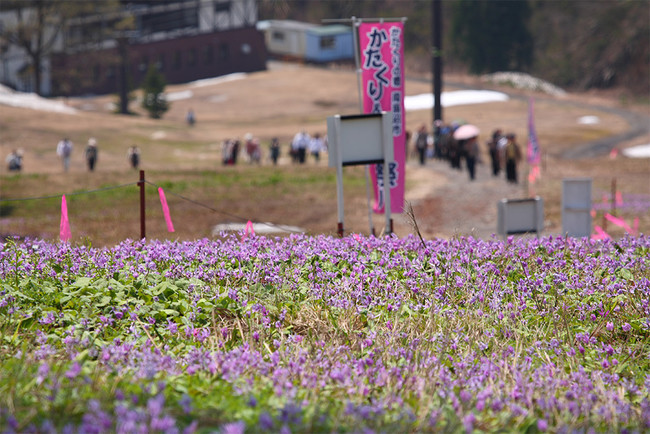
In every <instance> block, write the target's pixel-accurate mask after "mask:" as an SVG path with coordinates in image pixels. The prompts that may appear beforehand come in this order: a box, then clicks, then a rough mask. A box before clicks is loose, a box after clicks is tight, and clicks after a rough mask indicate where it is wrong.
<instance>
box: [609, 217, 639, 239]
mask: <svg viewBox="0 0 650 434" xmlns="http://www.w3.org/2000/svg"><path fill="white" fill-rule="evenodd" d="M605 218H606V219H607V220H609V221H610V222H612V223H614V224H615V225H616V226H620V227H622V228H623V229H625V230H626V231H628V232H629V233H631V234H632V233H634V231H633V230H632V228H631V227H630V225H628V224H627V223H625V220H623V219H622V218H619V217H614V216H613V215H611V214H609V213H605Z"/></svg>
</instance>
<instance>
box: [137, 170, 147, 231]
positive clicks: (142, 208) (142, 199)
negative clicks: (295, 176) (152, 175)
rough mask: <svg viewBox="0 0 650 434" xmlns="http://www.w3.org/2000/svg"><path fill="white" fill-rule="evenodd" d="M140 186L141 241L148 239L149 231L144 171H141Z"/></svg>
mask: <svg viewBox="0 0 650 434" xmlns="http://www.w3.org/2000/svg"><path fill="white" fill-rule="evenodd" d="M138 185H139V186H140V239H141V240H142V239H144V238H146V237H147V231H146V227H145V218H144V217H145V212H144V209H145V206H144V170H141V171H140V181H139V182H138Z"/></svg>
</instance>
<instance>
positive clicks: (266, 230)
mask: <svg viewBox="0 0 650 434" xmlns="http://www.w3.org/2000/svg"><path fill="white" fill-rule="evenodd" d="M245 230H246V224H245V223H223V224H219V225H216V226H215V227H213V228H212V235H213V236H215V235H219V234H220V233H221V232H244V231H245ZM253 232H255V233H256V234H272V233H303V232H305V230H304V229H303V228H299V227H298V226H287V225H276V224H273V223H253Z"/></svg>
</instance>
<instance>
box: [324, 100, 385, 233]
mask: <svg viewBox="0 0 650 434" xmlns="http://www.w3.org/2000/svg"><path fill="white" fill-rule="evenodd" d="M392 131H393V130H392V114H391V112H381V113H372V114H366V115H349V116H341V115H335V116H330V117H328V118H327V137H328V140H329V148H330V152H329V166H330V167H335V168H336V196H337V203H338V228H337V230H338V234H339V235H340V236H343V233H344V225H343V218H344V212H343V166H354V165H365V164H382V165H383V172H382V174H383V176H382V178H383V179H382V180H381V181H382V184H383V185H384V186H387V185H389V182H390V164H391V163H393V161H394V159H395V154H394V145H393V132H392ZM387 180H388V181H387ZM382 191H384V192H383V193H382V194H383V196H384V197H383V200H384V202H385V205H386V208H385V215H386V231H385V232H386V233H388V234H390V233H391V232H392V227H391V207H390V204H391V202H390V199H391V198H390V193H388V194H386V193H385V189H382Z"/></svg>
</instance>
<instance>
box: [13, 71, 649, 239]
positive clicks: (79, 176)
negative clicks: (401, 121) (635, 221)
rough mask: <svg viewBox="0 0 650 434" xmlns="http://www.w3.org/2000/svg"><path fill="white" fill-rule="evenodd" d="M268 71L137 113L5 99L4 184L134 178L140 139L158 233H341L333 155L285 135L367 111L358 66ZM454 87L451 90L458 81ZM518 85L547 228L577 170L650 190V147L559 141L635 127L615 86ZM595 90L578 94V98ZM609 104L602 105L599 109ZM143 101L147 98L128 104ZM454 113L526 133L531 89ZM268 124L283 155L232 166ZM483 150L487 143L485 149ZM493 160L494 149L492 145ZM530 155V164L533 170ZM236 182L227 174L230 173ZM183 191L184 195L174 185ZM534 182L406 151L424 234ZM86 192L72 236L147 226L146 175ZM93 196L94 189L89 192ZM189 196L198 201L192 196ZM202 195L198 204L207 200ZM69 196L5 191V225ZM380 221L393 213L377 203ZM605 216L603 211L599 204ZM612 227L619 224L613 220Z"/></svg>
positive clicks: (357, 219)
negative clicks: (227, 150) (321, 154)
mask: <svg viewBox="0 0 650 434" xmlns="http://www.w3.org/2000/svg"><path fill="white" fill-rule="evenodd" d="M271 66H272V67H271V68H270V69H269V70H268V71H264V72H260V73H255V74H249V75H247V76H246V78H245V79H242V80H233V81H227V82H223V83H220V84H213V85H208V86H202V87H198V86H192V85H191V84H190V85H179V86H169V87H168V89H167V90H168V92H180V91H187V90H191V91H192V93H193V96H192V98H189V99H182V100H178V101H174V102H173V103H172V105H171V109H170V111H169V112H168V113H167V114H166V115H165V116H164V119H162V120H152V119H148V118H147V117H145V116H143V115H142V113H141V112H139V111H138V112H139V113H138V115H136V116H121V115H114V114H112V113H111V112H110V111H111V108H110V107H109V106H110V105H111V103H112V102H113V101H114V99H115V98H114V97H113V96H104V97H96V98H75V99H70V100H69V101H68V102H67V103H68V104H69V105H70V106H72V107H75V108H78V109H79V112H78V114H76V115H65V114H57V113H51V112H41V111H32V110H27V109H17V108H11V107H6V106H0V134H1V136H0V146H1V147H0V151H1V152H2V155H6V154H7V153H8V152H9V151H10V150H11V149H13V148H22V149H23V150H24V152H25V170H24V172H23V173H22V174H21V175H19V176H13V175H9V174H7V173H6V169H5V168H4V167H3V168H2V171H1V172H0V173H1V176H0V183H1V184H0V197H2V198H21V197H34V196H46V195H55V196H57V195H60V194H62V193H65V194H68V195H70V194H71V193H73V192H82V191H87V190H94V189H97V188H103V187H107V186H114V185H121V184H124V183H131V182H136V181H137V173H135V172H133V171H131V170H130V169H129V168H128V166H127V162H126V150H127V148H128V146H130V145H131V144H137V145H138V146H139V147H140V148H141V149H142V154H143V164H142V169H144V170H145V171H146V173H147V180H148V181H151V182H153V183H155V184H157V185H162V186H164V187H165V190H166V191H167V192H168V194H167V199H168V201H169V203H170V208H171V210H172V216H173V218H174V224H175V226H176V232H175V233H174V234H168V233H167V232H166V231H165V224H164V221H163V219H162V217H161V214H160V204H159V202H158V198H157V196H156V191H155V189H154V188H153V187H151V186H150V187H148V190H147V198H148V203H147V210H148V211H147V213H148V214H147V226H148V229H147V235H148V237H149V238H169V239H181V240H186V239H190V240H191V239H195V238H201V237H206V236H208V237H209V236H211V228H212V227H213V226H214V225H215V224H217V223H223V222H227V221H237V220H238V219H240V220H241V219H243V220H244V221H245V220H247V219H251V220H253V221H270V222H273V223H276V224H289V225H297V226H301V227H304V228H306V229H307V230H308V231H309V232H310V233H314V234H317V233H326V234H333V233H335V229H336V197H335V190H334V179H335V177H334V173H333V170H332V169H330V168H328V167H327V163H326V162H325V161H321V163H320V164H318V165H317V164H315V163H314V162H313V161H310V162H309V163H308V164H307V165H306V166H294V165H292V164H291V163H290V161H289V160H288V158H287V157H286V154H287V150H288V143H289V141H290V139H291V137H293V135H294V134H295V133H296V132H297V131H299V130H300V129H305V130H307V131H308V132H310V133H314V132H321V133H325V132H326V124H325V120H326V118H327V117H328V116H331V115H333V114H350V113H357V112H358V97H357V88H356V78H355V74H354V73H353V72H351V71H349V70H334V69H321V68H313V67H308V66H303V65H290V64H276V63H273V64H271ZM446 79H448V80H450V81H455V82H463V83H464V84H465V85H471V86H474V87H476V88H479V87H484V86H485V85H484V84H482V83H480V82H479V81H478V80H476V79H474V78H471V77H460V76H453V77H446ZM430 89H431V85H430V84H429V82H428V81H427V80H422V81H417V80H410V81H408V82H407V84H406V91H407V95H415V94H419V93H427V92H430ZM445 90H455V88H454V87H453V86H451V85H447V86H445ZM497 90H503V91H506V92H508V93H512V94H517V95H519V96H523V97H526V96H529V95H532V96H534V97H535V98H536V105H535V117H536V126H537V131H538V135H539V139H540V143H541V145H542V147H543V150H544V167H543V172H542V180H541V181H540V182H539V183H538V185H537V186H536V190H535V192H534V193H536V194H540V195H541V196H542V197H543V198H544V201H545V216H546V220H547V221H546V229H545V233H548V234H553V233H559V232H560V231H561V219H560V211H561V209H560V207H561V203H560V202H561V181H562V179H563V178H567V177H591V178H592V179H593V186H594V200H595V201H600V200H601V197H602V195H603V193H607V192H609V191H610V190H611V186H612V182H614V181H615V182H616V189H617V190H618V191H620V192H622V193H623V194H624V195H628V194H641V195H646V197H648V198H649V200H650V160H648V159H643V160H640V159H628V158H624V157H618V158H617V159H613V160H612V159H610V158H609V157H608V156H607V155H602V156H598V157H594V158H587V159H580V160H565V159H563V158H562V156H561V153H562V151H563V150H565V149H569V148H571V147H575V146H578V145H580V144H582V143H585V142H588V141H590V140H595V139H598V138H601V137H605V136H610V135H616V134H620V133H622V132H624V131H626V130H627V129H628V128H629V125H628V124H627V122H626V121H625V119H623V118H622V117H621V116H618V115H616V114H614V113H612V112H610V111H608V110H606V109H610V108H618V107H620V106H621V102H620V101H618V100H616V99H615V98H614V97H612V96H609V95H608V96H601V95H592V94H586V95H569V96H567V97H564V98H561V99H556V98H551V97H549V96H546V95H539V94H534V93H526V92H521V91H514V90H513V89H506V88H502V89H497ZM575 102H579V103H581V104H590V105H591V106H589V107H588V106H584V105H582V106H578V105H575V104H573V103H575ZM603 107H604V108H605V109H603ZM131 108H132V109H137V108H138V107H137V104H135V103H134V104H132V106H131ZM189 108H192V109H193V110H194V111H195V112H196V115H197V120H198V122H197V124H196V125H195V126H194V127H188V126H187V125H186V124H185V123H184V117H185V113H186V112H187V110H188V109H189ZM624 108H626V109H628V110H634V111H637V112H641V113H643V114H644V115H646V116H647V115H648V112H649V110H648V107H647V106H634V105H631V104H627V105H625V107H624ZM444 115H445V119H446V120H448V121H451V120H454V119H464V120H466V121H469V122H471V123H474V124H476V125H477V126H478V127H479V128H480V129H481V131H483V132H484V134H483V135H482V137H481V142H482V143H484V142H485V140H487V136H488V134H489V133H490V132H491V131H492V130H493V129H494V128H495V127H497V126H498V127H501V128H502V129H503V130H504V131H512V132H515V133H516V134H517V135H518V136H519V138H520V141H522V142H524V143H525V137H526V132H527V124H526V116H527V103H526V99H525V98H512V99H511V100H509V101H507V102H501V103H491V104H477V105H465V106H456V107H448V108H445V110H444ZM585 115H596V116H598V117H599V118H600V120H601V123H600V124H597V125H579V124H578V123H577V119H578V118H580V117H581V116H585ZM422 123H425V124H427V125H431V111H429V110H423V111H415V112H409V113H408V114H407V129H409V130H411V131H414V130H416V129H417V127H418V126H419V125H420V124H422ZM248 132H250V133H252V134H254V135H255V136H257V137H259V138H260V140H261V142H262V144H263V146H264V147H266V145H267V144H268V143H269V141H270V139H271V137H274V136H277V137H279V138H280V141H281V143H282V144H283V154H284V156H283V158H282V159H281V164H280V166H279V167H277V168H274V167H271V166H270V164H269V163H268V161H266V160H265V161H264V162H263V166H262V167H254V166H249V165H248V164H247V163H243V164H239V165H238V166H237V167H223V166H222V165H221V163H220V159H221V143H222V141H223V140H224V139H226V138H235V137H237V138H241V137H243V136H244V134H246V133H248ZM62 136H69V137H71V139H72V140H73V142H74V143H75V146H76V148H75V151H76V152H75V153H74V156H73V168H72V170H71V171H70V173H67V174H64V173H62V169H61V167H60V163H59V161H58V159H57V157H56V154H55V147H56V143H57V142H58V140H59V139H60V138H61V137H62ZM91 136H94V137H96V138H97V139H98V142H99V146H100V160H99V163H98V168H97V170H96V172H94V173H88V172H87V171H86V169H85V165H84V161H83V155H82V150H83V147H84V144H85V142H86V141H87V139H88V138H89V137H91ZM649 142H650V136H649V135H647V134H646V135H645V136H641V137H637V138H634V139H632V140H630V141H627V142H625V143H620V144H619V147H626V146H631V145H636V144H644V143H649ZM482 151H484V149H483V150H482ZM483 160H484V161H486V162H487V158H486V157H485V156H484V157H483ZM525 170H526V168H525V166H523V167H522V171H525ZM345 172H346V185H345V194H346V199H345V207H346V208H345V227H346V230H347V231H349V232H360V233H368V232H369V231H370V228H369V218H368V212H367V208H366V193H365V192H366V187H365V184H364V173H363V169H362V168H346V170H345ZM228 180H230V181H233V182H230V181H228ZM174 193H178V194H180V195H182V196H183V198H181V197H177V196H174ZM528 194H529V191H528V190H527V188H526V186H525V184H523V183H522V185H520V186H511V185H507V184H506V183H505V181H504V180H503V179H502V178H498V179H495V178H492V177H491V176H490V175H489V173H488V168H487V165H482V166H480V167H479V172H478V180H477V181H476V182H473V183H470V182H469V181H468V180H467V176H466V175H465V174H464V173H458V172H456V171H453V170H451V169H449V167H448V166H447V165H446V163H443V162H439V161H430V162H428V163H427V165H426V166H425V167H419V166H418V165H416V164H415V161H413V160H409V163H408V169H407V197H406V198H407V200H408V201H409V202H410V203H411V204H412V205H413V212H414V214H415V217H416V218H417V220H418V223H419V228H420V230H421V231H422V234H423V236H424V237H425V238H426V237H429V238H430V237H450V236H454V235H476V236H481V237H489V236H490V234H491V233H493V232H495V231H496V202H497V201H498V200H499V199H501V198H505V197H509V198H512V197H524V196H527V195H528ZM86 196H87V195H76V196H74V195H73V196H71V197H72V198H73V199H69V202H70V203H69V206H70V214H71V224H72V226H73V237H74V238H75V240H82V239H88V240H90V241H92V243H93V244H94V245H105V244H112V243H115V242H118V241H120V240H123V239H125V238H137V237H138V234H139V220H138V196H137V187H135V186H132V187H128V188H127V193H125V194H123V193H121V190H120V192H113V193H104V194H102V195H101V196H100V199H93V198H88V199H85V197H86ZM82 198H84V199H82ZM186 199H192V200H193V201H195V202H191V201H188V200H186ZM196 202H198V203H199V204H200V205H197V203H196ZM59 207H60V198H58V196H57V197H55V198H53V199H46V200H41V201H27V202H11V203H10V207H8V206H7V203H6V202H5V203H3V212H2V215H1V216H0V233H2V234H17V235H21V236H38V237H44V238H48V239H56V238H57V236H58V224H59V218H60V208H59ZM648 214H649V213H648V212H647V209H646V210H645V212H643V213H639V212H628V211H620V212H619V215H621V216H622V217H624V218H627V219H628V221H631V220H632V218H633V217H639V218H640V230H641V231H642V232H644V233H648V230H649V229H650V217H649V216H648ZM372 220H373V224H374V226H375V228H376V230H377V232H379V231H380V230H381V227H382V226H383V224H384V219H383V216H379V215H373V216H372ZM394 223H395V226H394V229H395V232H396V234H397V235H398V236H405V235H407V234H408V233H411V232H412V231H413V229H412V227H411V225H410V224H409V222H408V221H407V219H406V218H405V217H404V216H403V215H397V216H394ZM594 223H595V224H601V223H602V213H601V214H599V215H597V217H596V220H595V221H594ZM608 230H610V231H611V233H612V234H613V235H615V236H616V235H621V234H622V231H620V230H619V229H617V228H615V227H612V226H611V225H610V227H609V228H608Z"/></svg>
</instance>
